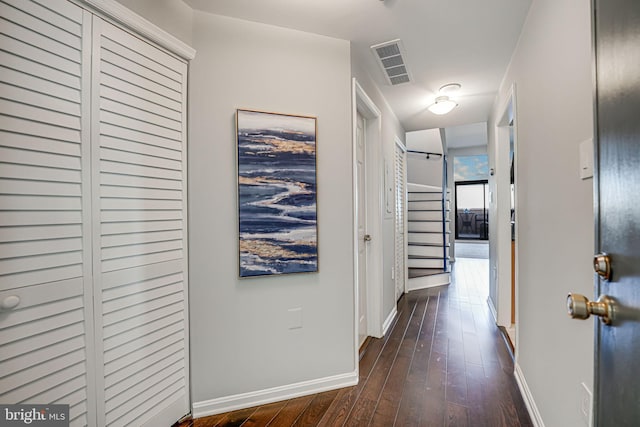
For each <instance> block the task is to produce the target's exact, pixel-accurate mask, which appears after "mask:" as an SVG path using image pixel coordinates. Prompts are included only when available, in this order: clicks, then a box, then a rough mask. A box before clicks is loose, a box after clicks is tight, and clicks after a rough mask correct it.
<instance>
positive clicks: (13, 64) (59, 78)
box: [0, 45, 80, 99]
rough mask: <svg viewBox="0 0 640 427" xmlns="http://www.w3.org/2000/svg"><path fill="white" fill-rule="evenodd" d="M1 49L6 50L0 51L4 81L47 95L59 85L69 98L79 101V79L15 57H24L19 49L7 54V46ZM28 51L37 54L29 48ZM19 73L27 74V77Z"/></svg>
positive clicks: (23, 53)
mask: <svg viewBox="0 0 640 427" xmlns="http://www.w3.org/2000/svg"><path fill="white" fill-rule="evenodd" d="M3 48H5V49H7V51H6V52H2V51H0V64H2V73H3V74H4V75H5V76H4V77H5V78H4V79H3V80H4V81H6V82H8V83H11V84H13V85H16V86H18V87H24V88H32V89H33V90H35V91H41V92H43V93H49V91H50V88H55V87H57V85H59V86H61V87H63V88H65V89H66V93H67V94H69V95H70V96H71V97H75V98H77V99H79V95H80V94H79V91H80V77H78V76H77V75H73V74H68V73H66V72H64V71H59V70H56V69H53V68H51V67H50V66H48V65H45V64H40V63H37V62H33V61H31V60H29V59H27V58H23V57H20V56H17V55H18V54H20V55H25V54H26V53H27V52H24V51H20V49H15V50H16V52H13V53H11V52H8V50H9V45H4V46H3ZM29 50H30V51H32V52H37V51H36V50H35V49H33V48H31V47H30V48H29ZM20 73H29V75H26V74H25V75H22V74H20ZM29 83H32V85H29Z"/></svg>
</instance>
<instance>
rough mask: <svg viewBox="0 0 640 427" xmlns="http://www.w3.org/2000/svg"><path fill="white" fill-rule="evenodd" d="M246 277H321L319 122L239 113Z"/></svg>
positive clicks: (240, 198) (242, 264)
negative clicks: (317, 131) (317, 188)
mask: <svg viewBox="0 0 640 427" xmlns="http://www.w3.org/2000/svg"><path fill="white" fill-rule="evenodd" d="M236 121H237V132H238V205H239V212H240V218H239V219H240V221H239V224H240V277H251V276H263V275H272V274H287V273H309V272H315V271H318V229H317V217H316V213H317V209H316V119H315V118H314V117H302V116H293V115H284V114H274V113H264V112H259V111H248V110H238V111H237V114H236Z"/></svg>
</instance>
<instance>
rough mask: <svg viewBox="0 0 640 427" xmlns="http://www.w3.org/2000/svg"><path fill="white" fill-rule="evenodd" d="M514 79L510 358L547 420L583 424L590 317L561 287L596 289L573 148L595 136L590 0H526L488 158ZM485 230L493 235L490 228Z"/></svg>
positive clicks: (588, 213)
mask: <svg viewBox="0 0 640 427" xmlns="http://www.w3.org/2000/svg"><path fill="white" fill-rule="evenodd" d="M513 83H515V85H516V92H517V103H516V106H517V112H516V114H517V117H516V121H517V177H516V185H517V192H518V193H517V197H518V200H517V206H516V211H517V214H518V219H517V221H518V235H517V245H518V249H517V250H518V256H519V265H518V281H519V295H518V306H517V309H516V312H517V316H518V319H517V322H518V337H517V343H516V346H517V360H516V362H517V364H518V365H519V367H520V369H521V371H522V373H523V374H524V380H525V382H526V384H527V385H528V387H529V389H530V391H531V395H532V397H533V401H534V403H535V406H536V407H537V409H538V410H539V413H540V416H541V419H542V421H543V422H544V425H545V426H547V427H563V426H582V425H584V424H583V421H582V418H581V415H580V394H579V391H580V383H581V382H585V383H586V384H588V386H589V388H590V389H593V381H592V372H593V322H592V321H586V322H581V321H576V320H571V319H570V318H569V317H568V316H567V314H566V305H565V301H566V296H567V293H568V292H580V293H583V294H585V295H588V296H592V295H593V273H592V267H591V259H592V256H593V247H594V237H593V190H592V185H593V182H592V180H586V181H582V180H580V178H579V175H578V173H579V165H578V161H579V154H578V145H579V143H580V142H582V141H583V140H585V139H588V138H591V137H592V134H593V119H592V116H593V107H592V86H591V32H590V4H589V2H587V1H584V0H537V1H535V2H533V3H532V6H531V10H530V11H529V16H528V18H527V21H526V24H525V26H524V29H523V33H522V35H521V39H520V41H519V44H518V47H517V48H516V50H515V53H514V56H513V58H512V61H511V64H510V66H509V69H508V71H507V73H506V75H505V78H504V81H503V83H502V86H501V88H500V91H499V95H498V98H497V100H496V103H495V108H494V112H493V115H492V117H491V118H490V120H489V123H490V125H489V144H490V145H489V153H490V156H491V157H492V161H495V157H496V144H495V135H496V132H495V128H494V126H493V124H494V123H495V121H496V120H497V119H499V117H497V115H498V114H499V112H498V111H497V110H498V109H499V108H502V105H503V104H504V103H505V101H506V97H507V93H508V91H509V88H510V87H511V85H512V84H513ZM500 113H501V112H500ZM501 173H508V170H503V171H502V172H501ZM494 189H495V188H494ZM490 230H491V239H492V242H494V239H495V237H496V235H495V233H496V230H495V227H493V228H492V229H491V228H490ZM492 286H495V282H492ZM494 291H495V290H494Z"/></svg>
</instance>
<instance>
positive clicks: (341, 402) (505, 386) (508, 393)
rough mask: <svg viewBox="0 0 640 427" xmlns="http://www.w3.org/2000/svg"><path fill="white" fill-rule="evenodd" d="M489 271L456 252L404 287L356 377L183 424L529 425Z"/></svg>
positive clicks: (484, 263) (364, 351) (364, 352)
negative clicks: (446, 272)
mask: <svg viewBox="0 0 640 427" xmlns="http://www.w3.org/2000/svg"><path fill="white" fill-rule="evenodd" d="M487 281H488V261H487V260H481V259H458V261H457V262H456V263H455V265H454V268H453V282H452V284H451V285H450V286H448V287H447V286H442V287H437V288H431V289H427V290H421V291H414V292H411V293H409V294H406V295H405V296H403V297H402V298H401V300H400V301H399V303H398V316H397V317H396V321H395V323H394V325H393V326H392V328H391V329H390V331H389V332H388V333H387V335H386V336H385V337H384V338H382V339H369V340H368V341H367V342H366V343H365V345H364V346H363V349H362V350H361V359H360V382H359V383H358V385H357V386H354V387H349V388H344V389H340V390H334V391H329V392H325V393H319V394H315V395H311V396H304V397H299V398H296V399H291V400H288V401H284V402H277V403H271V404H268V405H263V406H260V407H256V408H249V409H244V410H240V411H235V412H230V413H226V414H220V415H214V416H211V417H206V418H199V419H196V420H194V421H189V422H185V423H183V424H181V426H180V427H190V426H193V427H205V426H206V427H213V426H243V427H249V426H272V427H278V426H380V427H390V426H399V427H401V426H434V427H441V426H470V427H482V426H486V427H499V426H504V427H517V426H532V423H531V420H530V418H529V415H528V413H527V410H526V407H525V405H524V402H523V400H522V397H521V396H520V393H519V391H518V387H517V385H516V382H515V379H514V377H513V361H512V359H511V356H510V353H509V351H508V350H507V347H506V344H505V342H504V339H503V337H502V335H501V332H500V331H499V330H498V329H497V328H496V326H495V324H494V323H493V320H492V318H491V315H490V313H489V309H488V306H487V303H486V297H487V289H488V285H487Z"/></svg>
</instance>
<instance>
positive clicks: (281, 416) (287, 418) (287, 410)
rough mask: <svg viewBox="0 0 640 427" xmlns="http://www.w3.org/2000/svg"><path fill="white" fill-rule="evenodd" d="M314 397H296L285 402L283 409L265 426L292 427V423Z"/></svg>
mask: <svg viewBox="0 0 640 427" xmlns="http://www.w3.org/2000/svg"><path fill="white" fill-rule="evenodd" d="M314 396H315V395H313V394H312V395H309V396H302V397H297V398H295V399H291V400H288V401H286V402H285V407H284V408H282V410H280V412H279V413H278V414H277V415H276V416H275V417H274V418H273V419H272V420H271V422H270V423H269V424H267V425H269V426H273V427H278V426H292V425H293V423H295V422H296V420H297V419H298V418H299V417H300V415H301V414H302V413H303V412H304V410H305V409H307V406H309V404H310V403H311V401H312V400H313V398H314Z"/></svg>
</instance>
